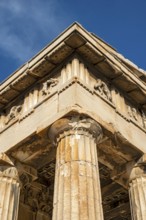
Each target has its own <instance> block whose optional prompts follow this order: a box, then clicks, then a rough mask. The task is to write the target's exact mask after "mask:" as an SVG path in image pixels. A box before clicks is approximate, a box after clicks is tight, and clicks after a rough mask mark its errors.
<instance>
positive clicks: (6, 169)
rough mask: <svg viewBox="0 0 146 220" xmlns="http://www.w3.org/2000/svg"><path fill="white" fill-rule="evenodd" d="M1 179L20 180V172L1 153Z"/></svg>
mask: <svg viewBox="0 0 146 220" xmlns="http://www.w3.org/2000/svg"><path fill="white" fill-rule="evenodd" d="M0 177H8V178H12V179H15V180H19V175H18V171H17V169H16V168H15V166H14V164H13V162H12V161H11V160H10V158H9V157H8V156H7V155H6V154H5V153H0Z"/></svg>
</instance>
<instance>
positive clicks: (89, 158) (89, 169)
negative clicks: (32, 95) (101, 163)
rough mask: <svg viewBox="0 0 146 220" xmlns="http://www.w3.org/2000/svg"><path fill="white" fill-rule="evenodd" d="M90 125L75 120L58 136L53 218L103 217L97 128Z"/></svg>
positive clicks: (95, 219) (98, 219)
mask: <svg viewBox="0 0 146 220" xmlns="http://www.w3.org/2000/svg"><path fill="white" fill-rule="evenodd" d="M78 123H79V124H78ZM90 123H92V122H90ZM90 123H88V126H90ZM70 125H71V123H70ZM88 126H84V125H83V123H82V122H81V121H80V122H76V123H73V124H72V125H71V127H69V129H67V131H63V132H62V133H60V135H59V137H58V139H57V144H58V147H57V156H56V176H55V193H54V210H53V220H102V219H103V212H102V204H101V190H100V181H99V169H98V160H97V150H96V137H95V136H96V135H95V136H94V132H95V134H96V131H95V130H96V129H95V130H94V129H93V130H94V131H92V129H88ZM92 132H93V133H92Z"/></svg>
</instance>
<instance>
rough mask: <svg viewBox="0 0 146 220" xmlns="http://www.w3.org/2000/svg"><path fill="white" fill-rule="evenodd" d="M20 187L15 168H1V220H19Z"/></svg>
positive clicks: (7, 166)
mask: <svg viewBox="0 0 146 220" xmlns="http://www.w3.org/2000/svg"><path fill="white" fill-rule="evenodd" d="M19 193H20V187H19V182H18V173H17V170H16V168H15V167H13V166H9V165H2V166H0V220H17V216H18V206H19Z"/></svg>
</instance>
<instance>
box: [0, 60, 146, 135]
mask: <svg viewBox="0 0 146 220" xmlns="http://www.w3.org/2000/svg"><path fill="white" fill-rule="evenodd" d="M54 73H55V74H57V77H52V78H50V79H46V80H45V81H42V80H41V81H39V82H38V83H37V84H35V86H34V88H33V89H31V90H30V91H28V92H27V93H26V94H24V95H23V96H22V100H21V102H19V103H18V104H17V105H16V104H15V105H14V106H12V107H11V109H10V110H9V111H8V110H6V112H3V113H1V115H0V132H2V131H3V130H4V129H5V128H7V127H8V126H10V125H11V124H13V123H15V122H16V121H17V119H19V121H22V120H24V119H25V118H26V117H28V116H29V115H30V114H33V113H34V111H35V108H37V106H39V105H40V104H41V103H43V102H44V101H45V100H46V99H48V98H49V97H50V96H51V95H52V94H54V92H56V91H58V94H60V93H61V92H63V91H64V90H65V89H66V88H68V87H69V86H71V85H72V83H78V84H80V85H81V86H82V87H84V88H85V89H86V90H87V91H89V92H90V93H93V92H95V93H96V94H98V95H99V97H101V98H102V99H103V100H104V101H106V102H107V103H108V104H110V105H111V106H112V107H113V108H115V110H116V111H117V113H118V114H119V115H120V116H121V117H123V118H124V119H125V120H127V121H131V122H133V123H134V124H136V125H137V126H139V127H140V128H142V129H146V116H145V115H146V114H145V113H144V112H140V111H138V110H137V108H136V107H135V106H132V105H131V103H130V102H127V101H126V99H127V97H126V96H125V95H124V94H121V92H119V91H117V89H116V88H114V86H113V85H111V84H110V83H109V82H108V81H106V80H101V79H100V78H98V79H97V80H96V79H95V77H94V76H93V75H92V73H91V70H90V68H88V67H87V66H85V65H84V63H83V61H81V60H80V59H79V58H78V57H77V56H75V57H72V59H71V60H70V61H69V62H68V63H67V64H65V65H64V66H63V68H62V69H61V70H58V72H55V71H54ZM60 82H62V84H61V83H60ZM58 84H59V86H58ZM20 103H21V104H20Z"/></svg>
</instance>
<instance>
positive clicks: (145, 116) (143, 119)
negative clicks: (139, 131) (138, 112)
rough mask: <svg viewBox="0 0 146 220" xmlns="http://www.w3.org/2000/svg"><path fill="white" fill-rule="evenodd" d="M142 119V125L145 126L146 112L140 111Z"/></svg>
mask: <svg viewBox="0 0 146 220" xmlns="http://www.w3.org/2000/svg"><path fill="white" fill-rule="evenodd" d="M142 121H143V127H144V128H146V114H145V112H144V111H142Z"/></svg>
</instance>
